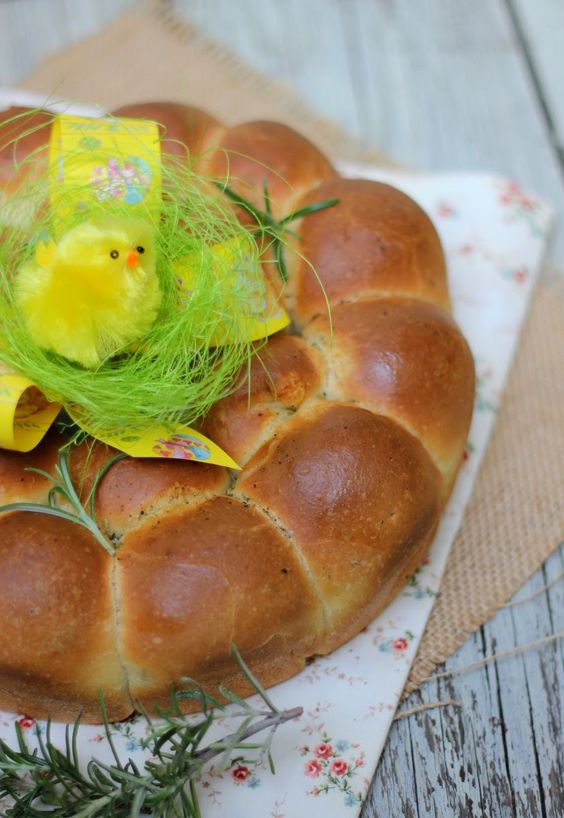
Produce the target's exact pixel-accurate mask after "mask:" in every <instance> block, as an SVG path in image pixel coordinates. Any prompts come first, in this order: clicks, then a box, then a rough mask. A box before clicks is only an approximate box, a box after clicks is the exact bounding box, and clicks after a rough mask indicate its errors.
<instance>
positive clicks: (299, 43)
mask: <svg viewBox="0 0 564 818" xmlns="http://www.w3.org/2000/svg"><path fill="white" fill-rule="evenodd" d="M132 4H133V0H97V2H96V3H93V2H91V0H49V2H47V0H18V2H14V0H12V2H0V84H13V83H14V82H16V81H17V79H18V78H20V77H21V76H23V75H24V74H25V73H27V72H28V71H30V70H31V68H32V67H33V65H34V64H35V63H36V62H37V61H38V60H39V59H40V57H41V56H42V55H43V54H45V53H47V51H49V50H53V49H55V48H58V47H63V46H64V45H65V44H67V43H70V42H71V41H73V40H75V39H77V38H78V37H80V36H83V35H85V34H87V33H90V32H92V31H94V30H96V28H99V27H101V26H102V25H103V24H104V22H105V21H106V20H107V19H109V17H111V16H113V15H115V14H118V13H119V12H120V11H121V10H122V9H124V8H126V7H127V6H129V5H132ZM170 5H172V6H174V7H176V8H177V9H178V10H179V12H180V13H182V14H184V15H185V16H186V17H187V18H188V19H190V20H191V21H192V22H193V23H194V24H196V25H197V26H198V27H199V28H200V29H201V31H202V32H203V34H204V35H207V36H210V37H213V38H214V39H216V40H218V41H219V42H222V43H223V44H225V45H227V46H229V47H230V48H231V49H233V50H234V51H235V52H236V53H237V54H238V55H239V56H240V57H242V58H243V59H244V60H246V61H247V62H249V63H250V64H251V65H252V66H253V67H255V68H257V69H259V70H262V71H264V72H266V73H267V74H269V75H270V76H273V77H276V78H277V79H282V80H285V81H286V82H287V83H288V84H289V85H291V86H292V87H293V88H294V89H296V90H298V91H299V92H300V93H301V94H302V95H303V96H304V97H305V99H306V100H307V101H308V103H309V104H310V105H311V106H312V107H313V108H316V109H317V110H319V111H320V112H321V113H323V114H325V115H326V116H328V117H330V118H333V119H335V120H337V121H338V122H340V123H341V124H342V125H344V126H345V127H346V128H348V129H349V130H350V131H352V132H353V133H354V134H355V135H357V136H358V137H361V138H362V139H364V141H365V142H366V143H367V144H370V145H376V146H378V147H381V148H383V149H384V150H385V151H386V152H387V153H389V154H390V155H391V156H393V157H394V158H396V159H397V160H399V161H401V162H404V163H406V164H410V165H413V166H414V167H420V168H426V169H435V170H453V169H456V168H460V169H465V170H468V169H484V168H485V169H488V170H495V171H498V172H501V173H504V174H507V175H510V176H513V177H516V178H517V179H518V180H519V181H520V182H521V183H523V184H525V185H528V186H530V187H531V188H532V189H533V190H535V191H537V192H538V193H541V194H542V195H544V196H546V197H547V198H548V199H549V200H551V201H552V203H553V204H554V205H555V207H556V210H557V212H558V213H559V215H560V220H562V219H563V218H564V184H563V176H562V163H561V158H562V157H561V154H559V146H561V144H562V135H563V133H564V128H563V118H564V97H563V95H562V92H561V88H560V86H561V79H562V76H563V69H564V56H563V53H562V52H563V49H562V33H561V31H562V19H563V14H564V11H563V8H564V7H563V4H562V0H535V2H532V0H480V1H479V2H476V0H474V2H472V0H423V1H422V2H419V3H414V2H412V1H411V2H410V0H307V2H305V3H304V2H303V0H285V2H284V3H281V2H278V1H277V0H238V2H237V3H233V2H232V0H171V3H170ZM553 257H554V258H555V259H557V260H559V261H560V262H562V261H563V260H564V233H563V231H562V230H560V231H559V234H558V236H557V240H556V242H555V244H554V247H553ZM563 571H564V547H561V549H560V550H559V551H558V552H556V553H555V554H554V555H553V556H552V557H551V558H550V559H549V560H548V561H547V562H546V564H545V566H544V567H543V569H542V570H541V571H539V572H537V574H535V576H534V577H532V578H531V580H530V581H529V582H528V583H527V584H526V585H525V586H524V588H523V589H522V590H521V591H520V592H519V594H518V595H517V598H526V597H528V596H530V595H531V594H533V593H535V591H537V590H538V589H540V588H542V587H543V586H544V585H545V584H547V583H548V582H550V581H551V579H554V578H556V577H558V576H560V575H561V574H562V572H563ZM563 629H564V580H563V579H562V578H561V579H560V580H559V581H558V582H557V583H556V584H555V585H554V587H552V588H551V589H550V590H548V591H546V592H542V593H540V594H539V595H538V596H536V597H535V598H534V599H533V600H531V601H529V602H526V603H525V604H523V605H519V606H516V607H510V608H506V609H503V610H501V611H500V612H499V613H498V614H497V615H496V616H495V617H493V619H492V620H491V621H490V622H488V623H486V624H485V625H484V626H483V627H482V628H481V629H480V630H479V631H478V632H477V633H476V634H475V635H474V636H473V637H472V638H471V639H469V640H468V641H467V642H466V644H465V645H464V646H463V647H462V648H461V649H460V650H459V651H458V652H457V653H456V654H455V655H454V656H453V657H451V658H450V659H449V661H448V662H447V663H446V665H445V667H446V668H447V669H456V668H460V667H462V666H465V665H467V664H471V663H473V662H476V661H477V660H479V659H481V658H482V657H483V656H489V655H491V654H492V653H494V652H500V651H503V650H506V649H510V648H511V647H513V646H516V645H520V644H523V643H526V642H529V641H532V640H534V639H538V638H540V637H543V636H545V635H547V634H551V633H557V632H559V631H562V630H563ZM446 698H452V699H454V700H456V701H458V702H459V703H460V706H459V707H448V708H443V709H437V710H431V711H428V712H425V713H421V714H418V715H412V716H410V717H408V718H405V719H403V720H400V721H397V722H396V723H395V724H394V726H393V728H392V731H391V733H390V737H389V740H388V743H387V746H386V749H385V751H384V753H383V756H382V759H381V762H380V766H379V768H378V770H377V772H376V776H375V778H374V781H373V784H372V787H371V789H370V792H369V796H368V798H367V801H366V803H365V806H364V809H363V814H362V815H363V818H399V816H406V818H427V816H433V817H435V818H451V817H452V818H459V817H460V818H474V817H475V818H478V817H479V816H487V818H513V816H518V817H519V818H521V817H522V818H525V816H526V818H561V817H562V815H564V748H563V743H562V727H563V725H562V719H563V712H564V645H563V643H562V641H556V642H554V643H551V644H549V645H546V646H544V647H542V648H540V649H537V650H533V651H531V652H527V653H523V654H519V655H516V656H514V657H510V658H506V659H503V660H499V661H497V662H494V663H492V664H489V665H487V666H486V667H484V668H481V669H477V670H474V671H472V672H470V673H467V674H462V675H455V676H452V677H450V678H447V679H441V680H435V681H430V682H427V683H425V684H424V685H423V686H422V687H421V688H420V690H418V691H417V692H416V693H414V694H413V695H412V696H411V697H410V698H409V699H408V700H407V701H406V702H405V703H404V705H403V709H409V708H411V707H413V706H416V705H418V704H421V703H432V702H435V701H438V700H442V699H446ZM291 818H302V816H291Z"/></svg>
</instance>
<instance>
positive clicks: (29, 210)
mask: <svg viewBox="0 0 564 818" xmlns="http://www.w3.org/2000/svg"><path fill="white" fill-rule="evenodd" d="M36 160H37V157H36V156H33V155H32V156H30V157H29V158H28V159H26V160H25V162H24V163H22V167H21V168H20V169H19V170H20V171H21V176H22V178H24V179H26V180H27V181H24V182H23V183H22V184H21V186H20V188H19V189H18V192H17V194H15V195H13V196H11V197H10V200H9V202H4V204H3V205H2V206H1V207H0V360H2V361H3V362H4V363H5V364H6V365H7V366H9V367H11V368H13V369H15V370H17V371H18V372H19V373H21V374H23V375H25V376H27V377H28V378H29V379H30V380H31V381H33V383H34V384H36V386H37V387H38V388H39V389H41V391H42V392H43V393H44V394H45V396H46V397H47V398H48V399H49V400H50V401H53V402H58V403H62V404H63V405H64V406H65V407H66V408H67V410H68V411H69V412H70V413H71V414H72V415H73V417H75V418H76V419H77V420H78V421H79V422H80V423H83V424H84V426H85V428H87V429H88V430H89V431H90V432H91V433H92V434H93V435H95V436H96V435H97V434H98V433H100V434H102V433H106V434H118V435H120V434H121V435H123V434H126V433H127V431H129V430H145V429H148V428H150V427H153V426H155V425H156V424H164V425H166V426H169V427H173V426H175V425H177V424H178V423H187V424H190V423H193V422H194V421H196V420H197V419H198V418H199V417H201V416H203V415H204V414H205V413H206V412H207V411H208V410H209V409H210V407H211V406H212V405H213V404H214V403H215V402H216V401H217V400H219V399H220V398H221V397H222V396H224V395H225V394H226V393H228V392H229V391H230V390H231V389H232V388H233V387H234V386H235V384H236V381H237V375H238V373H240V372H243V373H245V371H246V367H245V364H247V363H248V361H249V359H250V356H251V355H252V354H253V352H254V351H255V349H256V348H257V344H256V343H252V342H251V341H249V339H248V332H247V329H246V326H245V319H246V318H248V317H249V316H251V315H253V314H254V313H256V302H257V298H259V299H260V294H261V292H263V290H264V279H263V274H262V271H261V266H260V260H259V251H258V248H257V245H256V243H255V241H254V239H253V238H252V237H251V235H250V233H249V232H248V231H246V230H245V229H244V228H243V227H242V226H241V225H240V224H239V222H238V221H237V219H236V217H235V215H234V213H233V210H232V208H231V206H230V204H229V203H228V202H227V201H226V200H225V198H224V197H223V196H221V195H219V193H218V191H217V189H216V188H214V187H213V185H209V184H208V183H206V181H205V180H203V179H202V178H200V177H198V176H197V175H196V174H195V173H193V172H192V170H191V168H190V167H189V165H188V164H186V163H181V162H180V161H176V160H173V159H172V158H169V157H166V161H165V162H164V163H163V165H162V190H163V194H162V203H161V208H160V212H155V209H154V208H153V210H151V209H149V208H146V209H145V211H144V212H142V218H143V219H146V220H148V221H150V222H151V224H152V226H153V229H154V236H155V245H156V254H157V256H156V258H157V262H156V271H157V275H158V279H159V282H160V289H161V293H162V301H161V306H160V311H159V313H158V317H157V320H156V321H155V323H154V324H153V326H152V327H151V328H150V329H149V330H148V331H147V332H146V334H145V335H144V336H143V337H141V338H139V339H138V340H137V341H136V343H135V344H134V345H130V346H128V347H127V348H124V349H122V350H119V351H118V353H117V354H113V355H112V356H111V357H108V358H106V359H105V360H103V361H102V362H101V364H100V365H99V366H97V367H96V368H94V369H87V368H84V367H83V366H81V365H80V364H77V363H74V362H72V361H70V360H67V359H66V358H65V357H63V356H61V355H58V354H56V353H54V352H52V351H49V350H48V349H45V348H42V347H41V346H40V345H38V344H37V343H36V342H34V340H33V339H32V338H30V335H29V332H28V330H27V329H26V322H25V320H24V316H23V315H22V314H21V312H20V310H19V309H18V306H17V302H16V299H15V295H14V293H15V286H14V282H15V281H16V280H17V276H18V271H19V270H20V269H21V267H22V265H25V264H27V263H30V262H33V260H34V259H35V258H36V251H37V246H38V243H39V242H40V241H49V240H50V239H53V238H54V239H55V242H56V241H57V236H61V235H63V234H64V232H65V231H66V230H70V229H72V228H73V227H75V226H76V225H78V224H80V223H81V221H84V219H85V218H86V219H97V218H107V217H111V218H117V219H120V218H121V217H127V216H129V215H130V209H128V205H126V204H123V203H121V202H120V201H111V202H108V201H100V202H94V203H93V202H89V204H88V208H87V212H86V213H85V212H84V211H81V210H80V208H69V209H68V210H69V212H65V213H64V214H63V215H61V214H59V213H58V212H57V211H56V208H54V207H53V206H52V203H51V204H50V203H49V199H48V195H47V191H48V185H49V177H48V171H47V170H45V169H44V168H45V165H44V160H43V163H41V162H37V161H36ZM34 162H35V163H36V164H35V166H34ZM40 167H42V168H43V170H38V168H40ZM67 195H69V196H70V197H74V196H76V197H77V199H79V198H80V195H81V190H80V189H77V190H74V191H73V190H71V191H67ZM136 215H137V216H139V211H138V212H137V214H136ZM218 245H227V246H228V247H229V248H230V250H229V253H227V254H224V255H223V256H221V254H219V255H218V253H217V250H216V249H215V248H217V246H218ZM187 259H188V260H189V266H190V270H191V281H190V289H191V292H190V293H188V294H187V293H186V292H182V291H180V290H179V283H178V276H179V266H180V267H182V266H183V265H185V264H186V260H187ZM218 339H219V340H218ZM221 339H224V340H226V341H227V342H226V343H222V342H221ZM259 346H260V344H259Z"/></svg>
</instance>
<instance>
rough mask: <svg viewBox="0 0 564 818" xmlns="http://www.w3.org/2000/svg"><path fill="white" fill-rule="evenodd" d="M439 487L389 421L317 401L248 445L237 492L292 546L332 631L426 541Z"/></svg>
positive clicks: (412, 444)
mask: <svg viewBox="0 0 564 818" xmlns="http://www.w3.org/2000/svg"><path fill="white" fill-rule="evenodd" d="M440 485H441V481H440V476H439V474H438V472H437V470H436V468H435V467H434V466H433V464H432V462H431V460H430V458H429V456H428V455H427V453H426V452H425V451H424V450H423V447H422V446H421V444H420V443H419V441H418V440H416V439H415V438H414V437H412V436H411V435H410V434H409V433H407V432H406V431H404V430H403V429H402V428H401V427H400V426H399V425H398V424H397V423H395V422H394V421H391V420H389V419H387V418H384V417H381V416H378V415H375V414H373V413H372V412H368V411H366V410H365V409H359V408H358V407H355V406H349V405H346V404H337V403H331V402H328V401H324V402H319V403H315V404H313V405H312V406H310V407H308V411H307V412H304V413H303V414H302V415H300V416H296V417H295V418H294V419H293V421H292V422H291V423H289V424H288V426H287V427H286V430H285V434H284V436H280V438H277V439H275V440H273V441H271V442H270V443H269V444H266V445H265V446H263V448H262V449H260V450H259V451H258V452H257V454H256V455H255V457H254V458H253V459H252V460H251V462H250V463H249V464H248V466H247V468H246V469H245V471H244V473H243V474H242V476H241V478H240V479H239V481H238V483H237V493H238V495H240V496H241V497H244V498H245V499H248V500H250V501H252V502H253V503H256V504H257V505H258V506H259V507H261V508H263V509H264V510H265V511H266V512H267V513H268V514H270V515H271V516H272V517H273V518H274V519H275V520H276V521H277V523H278V524H279V525H280V526H281V527H282V528H283V529H284V530H285V531H286V532H287V535H288V537H289V538H291V540H292V541H293V542H294V543H295V545H296V547H297V548H298V549H299V550H300V552H301V553H302V555H303V557H304V560H305V562H306V564H307V566H308V569H309V570H310V572H311V576H312V580H313V582H314V583H315V586H316V588H317V590H318V592H319V594H320V595H321V598H322V599H323V601H324V605H325V613H326V617H327V620H328V628H329V632H330V633H332V632H334V631H336V630H338V629H339V628H340V627H342V626H343V624H345V623H346V621H347V619H348V618H349V616H350V614H351V612H353V613H356V612H357V611H358V610H360V609H362V607H364V605H367V604H369V603H370V602H371V601H372V599H373V597H374V587H375V585H378V584H379V583H381V582H382V578H387V577H388V576H389V575H390V573H393V572H394V569H395V566H396V565H401V564H402V563H403V562H404V560H405V557H406V556H407V555H410V554H411V553H412V552H413V550H414V549H415V548H419V547H420V543H421V542H426V540H427V534H428V532H429V530H431V529H433V528H434V527H435V525H436V522H437V519H438V515H439V508H440Z"/></svg>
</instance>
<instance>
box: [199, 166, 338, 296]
mask: <svg viewBox="0 0 564 818" xmlns="http://www.w3.org/2000/svg"><path fill="white" fill-rule="evenodd" d="M214 184H215V185H216V187H217V188H219V190H221V192H222V193H224V194H225V195H226V196H227V198H228V199H231V201H232V202H233V203H234V204H236V205H237V206H238V207H241V208H243V210H246V211H247V213H248V214H249V215H250V216H251V217H252V218H253V219H254V221H255V223H256V224H257V226H258V228H259V235H260V234H263V235H267V236H269V237H270V239H271V242H272V250H273V254H274V261H275V263H276V265H277V267H278V272H279V274H280V278H281V279H282V281H284V282H286V281H287V280H288V271H287V267H286V262H285V261H284V253H283V248H284V244H285V243H284V238H285V235H292V236H294V237H296V236H297V234H296V233H294V232H293V231H292V230H290V229H289V228H288V226H287V225H288V224H290V223H291V222H293V221H295V220H296V219H301V218H303V217H304V216H309V215H310V214H311V213H318V212H319V211H321V210H326V209H327V208H328V207H333V206H334V205H336V204H338V203H339V199H324V200H323V201H321V202H313V203H312V204H309V205H305V206H304V207H300V208H298V209H297V210H294V211H292V213H289V214H288V215H287V216H284V217H283V218H281V219H275V218H274V216H273V215H272V204H271V198H270V192H269V190H268V184H267V182H266V179H263V180H262V192H263V197H264V210H261V209H260V208H258V207H256V206H255V205H254V204H252V202H250V201H249V200H248V199H245V198H244V196H241V194H240V193H237V192H236V191H235V190H233V188H231V187H229V185H227V184H226V183H224V182H221V181H219V180H215V181H214ZM297 238H298V239H299V236H297Z"/></svg>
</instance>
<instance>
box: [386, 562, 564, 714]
mask: <svg viewBox="0 0 564 818" xmlns="http://www.w3.org/2000/svg"><path fill="white" fill-rule="evenodd" d="M557 579H559V577H558V578H557ZM555 581H556V580H555ZM554 584H555V583H554V582H551V583H550V584H549V585H548V586H547V587H551V586H552V585H554ZM542 590H544V589H541V591H542ZM541 591H539V592H538V593H541ZM538 593H537V594H533V596H532V597H529V599H532V598H533V597H535V596H538ZM523 601H524V602H525V601H528V600H523ZM516 604H517V603H516ZM562 638H564V631H559V632H558V633H551V634H549V635H548V636H543V637H542V638H541V639H535V640H533V641H532V642H527V643H526V644H525V645H517V646H516V647H514V648H511V649H510V650H504V651H502V652H501V653H492V654H491V656H485V657H484V658H483V659H480V661H479V662H472V663H471V664H469V665H462V666H461V667H456V668H453V669H452V670H445V671H442V672H441V673H433V674H432V675H431V676H427V677H426V678H425V679H423V681H422V682H421V684H424V683H425V682H434V681H436V680H437V679H445V678H447V677H449V676H461V675H462V674H464V673H470V672H471V671H472V670H478V669H479V668H482V667H485V666H486V665H489V664H491V662H496V661H497V660H499V659H507V658H508V657H510V656H517V655H518V654H520V653H525V652H526V651H528V650H532V649H533V648H537V647H540V646H541V645H547V644H549V643H550V642H555V641H557V640H558V639H562ZM448 706H453V707H461V706H462V705H461V703H460V702H459V701H456V699H443V700H441V701H437V702H429V703H428V704H420V705H417V706H416V707H410V708H409V710H401V711H400V712H399V713H397V714H396V716H395V717H394V721H398V720H399V719H405V718H407V717H408V716H413V715H414V714H416V713H422V712H424V711H425V710H434V709H436V708H438V707H448Z"/></svg>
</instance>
